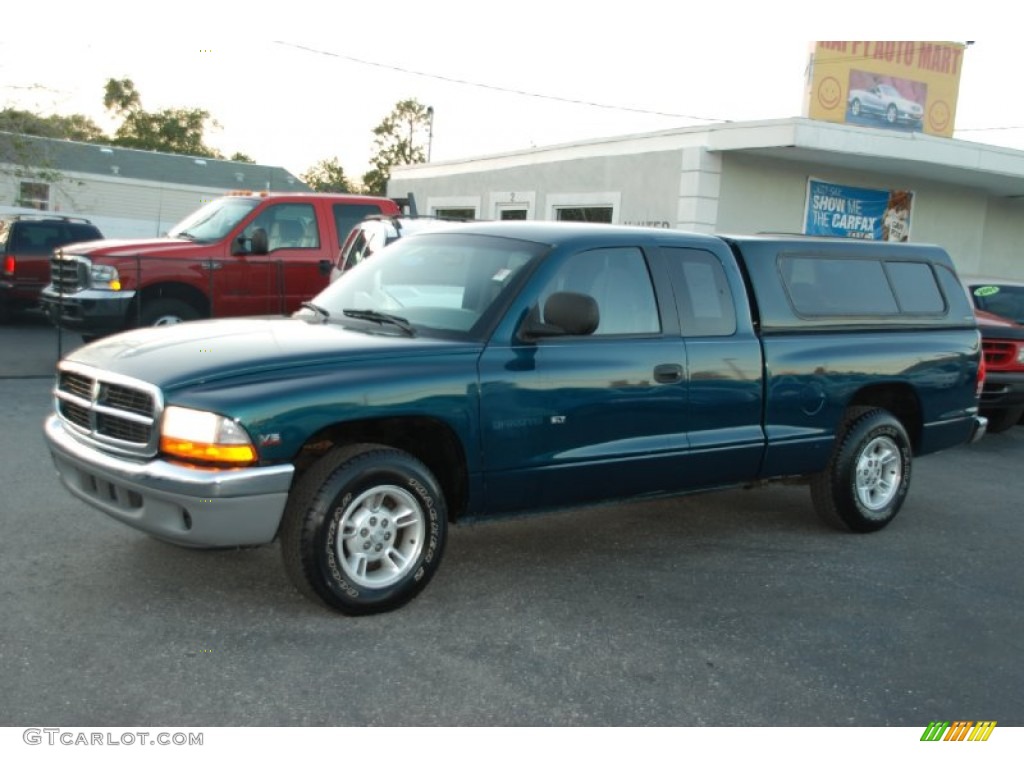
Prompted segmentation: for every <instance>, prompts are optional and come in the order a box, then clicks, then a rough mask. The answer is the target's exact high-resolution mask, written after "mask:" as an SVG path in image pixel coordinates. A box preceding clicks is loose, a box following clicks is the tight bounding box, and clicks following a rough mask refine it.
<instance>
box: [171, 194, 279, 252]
mask: <svg viewBox="0 0 1024 768" xmlns="http://www.w3.org/2000/svg"><path fill="white" fill-rule="evenodd" d="M259 202H260V201H259V200H257V199H255V198H251V197H219V198H217V199H216V200H212V201H210V202H209V203H207V204H206V205H204V206H203V207H202V208H200V209H199V210H198V211H195V212H194V213H190V214H189V215H188V216H186V217H185V218H184V219H183V220H182V221H181V222H179V223H178V224H176V225H175V226H174V227H172V228H171V230H170V231H169V232H168V233H167V235H168V236H169V237H183V238H186V239H188V240H199V241H201V242H206V243H211V242H214V241H216V240H221V239H222V238H224V237H225V236H226V235H227V234H228V233H229V232H231V230H233V229H234V228H235V227H236V226H237V225H238V222H240V221H241V220H242V219H244V218H245V217H246V215H247V214H248V213H249V212H250V211H251V210H252V209H253V208H255V207H256V206H257V205H259Z"/></svg>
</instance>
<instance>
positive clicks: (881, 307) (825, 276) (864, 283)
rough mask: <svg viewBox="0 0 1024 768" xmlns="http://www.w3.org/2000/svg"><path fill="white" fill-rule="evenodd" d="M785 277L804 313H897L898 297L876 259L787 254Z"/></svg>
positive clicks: (795, 303)
mask: <svg viewBox="0 0 1024 768" xmlns="http://www.w3.org/2000/svg"><path fill="white" fill-rule="evenodd" d="M779 266H780V269H781V270H782V280H783V283H784V284H785V286H786V292H787V293H788V294H789V299H790V302H791V303H792V304H793V308H794V309H795V310H796V311H797V312H798V313H799V314H801V315H808V316H818V317H822V316H824V317H829V316H837V315H895V314H897V313H898V312H899V307H898V306H897V305H896V297H895V296H893V293H892V289H891V288H890V287H889V281H888V280H886V277H885V270H884V269H882V262H881V261H877V260H875V259H836V258H808V257H803V256H783V257H782V258H781V259H780V260H779Z"/></svg>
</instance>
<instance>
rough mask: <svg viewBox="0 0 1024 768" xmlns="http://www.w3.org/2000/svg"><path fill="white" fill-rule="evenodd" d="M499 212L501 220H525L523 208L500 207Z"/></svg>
mask: <svg viewBox="0 0 1024 768" xmlns="http://www.w3.org/2000/svg"><path fill="white" fill-rule="evenodd" d="M500 214H501V215H500V217H499V218H500V219H501V220H502V221H526V209H525V208H502V209H501V210H500Z"/></svg>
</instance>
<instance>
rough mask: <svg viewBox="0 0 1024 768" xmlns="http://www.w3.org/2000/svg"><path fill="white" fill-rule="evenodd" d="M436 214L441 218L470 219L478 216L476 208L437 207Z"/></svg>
mask: <svg viewBox="0 0 1024 768" xmlns="http://www.w3.org/2000/svg"><path fill="white" fill-rule="evenodd" d="M434 215H435V216H437V217H438V218H440V219H468V220H472V219H475V218H476V209H474V208H435V209H434Z"/></svg>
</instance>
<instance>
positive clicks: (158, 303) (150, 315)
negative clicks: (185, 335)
mask: <svg viewBox="0 0 1024 768" xmlns="http://www.w3.org/2000/svg"><path fill="white" fill-rule="evenodd" d="M201 316H202V315H201V314H200V312H199V310H198V309H196V308H195V307H193V306H192V305H191V304H189V303H187V302H184V301H181V300H180V299H155V300H153V301H150V302H144V303H143V305H142V312H141V313H140V314H139V325H140V326H143V327H147V326H151V325H177V324H178V323H184V322H186V321H188V320H198V319H199V318H200V317H201Z"/></svg>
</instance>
